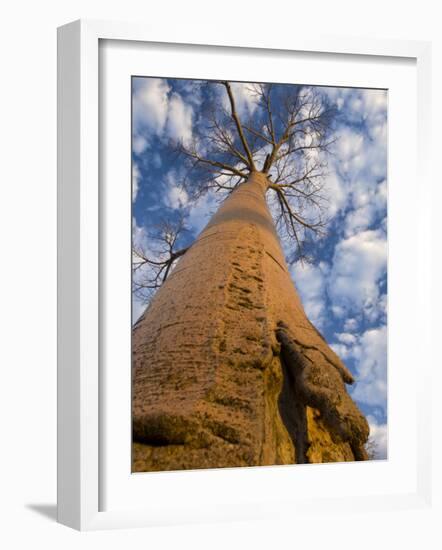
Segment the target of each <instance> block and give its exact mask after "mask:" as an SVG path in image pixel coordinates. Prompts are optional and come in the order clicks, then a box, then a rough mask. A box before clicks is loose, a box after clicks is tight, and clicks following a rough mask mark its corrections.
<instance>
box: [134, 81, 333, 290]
mask: <svg viewBox="0 0 442 550" xmlns="http://www.w3.org/2000/svg"><path fill="white" fill-rule="evenodd" d="M199 86H201V87H204V92H205V93H204V98H205V99H204V101H203V102H202V104H201V106H200V113H199V117H198V118H197V120H196V121H195V124H194V126H193V132H192V139H187V140H184V139H182V138H181V139H177V140H171V141H170V149H171V150H173V151H174V152H175V153H176V155H177V156H176V157H175V159H179V161H180V162H181V163H182V164H183V166H184V168H185V171H184V175H183V178H182V181H181V186H182V188H183V190H185V192H186V194H187V196H189V197H190V199H191V200H197V199H198V198H200V197H201V196H202V195H204V194H205V193H207V192H208V191H209V190H212V191H215V192H217V193H220V194H226V193H230V192H232V191H233V190H234V189H235V188H237V187H238V185H240V184H241V183H242V182H244V181H246V180H247V178H248V176H249V175H250V173H251V172H253V171H259V172H262V173H264V174H265V175H266V176H267V178H268V182H269V186H268V190H269V193H270V194H271V196H270V197H269V198H268V200H269V204H270V205H271V211H272V214H273V216H274V221H275V225H276V228H277V229H278V231H279V233H280V235H281V237H285V238H289V239H292V240H293V241H294V243H295V247H294V251H295V254H294V255H293V257H294V258H300V257H302V256H303V254H304V248H303V244H304V242H305V240H306V239H307V238H308V236H309V233H313V234H314V233H318V232H321V231H323V229H324V226H325V224H326V221H327V198H326V195H325V194H324V193H323V188H324V183H325V176H326V174H327V155H328V154H330V146H331V145H332V143H333V141H334V138H333V121H334V117H335V114H336V108H335V106H333V105H332V104H331V103H330V101H329V100H328V98H327V96H326V95H325V94H323V93H321V92H320V91H319V89H318V88H313V87H309V86H301V85H291V84H263V83H259V84H250V85H248V87H247V92H248V94H249V95H250V96H251V98H252V100H253V105H254V108H253V112H250V111H248V112H247V114H246V116H244V113H243V114H242V115H240V114H239V109H238V105H237V103H238V101H237V98H236V96H235V89H234V85H232V83H230V82H227V81H223V82H201V83H199ZM185 230H186V225H185V217H183V216H182V215H181V216H180V217H179V219H178V220H177V219H175V220H165V221H164V222H163V223H162V224H160V225H159V226H158V227H157V228H156V230H155V231H154V232H153V233H152V235H151V242H152V247H151V250H150V251H147V250H144V249H143V248H142V247H140V246H135V247H134V263H133V269H134V272H137V271H138V272H141V271H142V273H143V275H142V276H138V277H135V278H134V292H136V293H138V295H139V296H142V297H145V298H146V299H149V298H150V297H151V296H152V294H153V293H154V292H155V290H156V289H157V288H158V287H159V286H161V284H162V283H163V282H164V280H166V278H167V276H168V274H169V273H170V270H171V269H172V268H173V265H174V263H175V262H176V261H177V259H178V258H179V257H180V256H182V255H183V254H184V253H185V251H186V249H187V248H180V247H179V246H178V242H179V237H180V234H181V233H182V232H183V231H185Z"/></svg>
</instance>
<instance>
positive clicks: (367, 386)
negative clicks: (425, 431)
mask: <svg viewBox="0 0 442 550" xmlns="http://www.w3.org/2000/svg"><path fill="white" fill-rule="evenodd" d="M351 356H352V357H353V358H354V359H355V360H356V384H355V386H354V390H353V391H352V397H353V398H354V399H356V400H358V401H361V402H362V403H366V404H368V405H377V406H379V407H381V408H382V409H383V411H384V412H385V409H386V404H387V327H386V326H385V325H383V326H381V327H378V328H374V329H369V330H367V331H366V332H364V333H363V334H362V335H361V336H360V337H359V338H358V343H357V344H356V345H354V346H353V348H352V350H351Z"/></svg>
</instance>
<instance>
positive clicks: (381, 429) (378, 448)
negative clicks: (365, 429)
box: [367, 416, 388, 460]
mask: <svg viewBox="0 0 442 550" xmlns="http://www.w3.org/2000/svg"><path fill="white" fill-rule="evenodd" d="M367 421H368V424H369V426H370V436H369V441H372V442H373V444H374V451H375V456H374V458H375V459H378V460H382V459H386V458H387V456H388V429H387V424H379V423H378V422H377V421H376V419H375V418H374V417H373V416H368V417H367Z"/></svg>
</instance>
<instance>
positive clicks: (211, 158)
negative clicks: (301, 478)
mask: <svg viewBox="0 0 442 550" xmlns="http://www.w3.org/2000/svg"><path fill="white" fill-rule="evenodd" d="M207 86H210V87H211V89H213V88H214V87H217V88H218V90H219V92H222V93H223V94H224V101H221V102H220V101H219V98H220V97H221V98H222V96H221V95H218V96H217V98H218V101H217V102H211V103H210V102H208V103H207V104H206V105H204V106H203V109H202V116H201V117H200V120H199V123H198V125H196V126H195V129H194V136H193V140H192V141H191V142H190V143H189V142H186V143H183V142H181V143H175V144H174V146H175V148H176V149H177V151H178V152H179V153H180V155H182V159H183V162H184V163H185V165H186V167H187V170H186V174H185V176H184V177H183V182H182V185H183V187H184V188H185V189H186V192H187V194H188V195H189V196H190V197H191V198H192V199H198V198H199V197H201V195H203V194H204V193H206V192H208V191H210V190H212V191H215V192H218V193H222V194H223V198H224V200H223V202H222V204H221V206H220V207H219V209H218V210H217V212H216V213H215V214H214V215H213V216H212V218H211V219H210V221H209V223H208V224H207V226H206V227H205V229H204V230H203V231H202V232H201V233H200V235H199V236H198V237H197V239H196V240H195V242H193V243H192V244H191V245H190V246H188V247H186V248H180V247H178V246H177V243H178V242H179V234H180V231H182V230H183V229H185V221H183V220H182V219H181V220H179V222H178V226H174V225H171V224H170V223H169V224H168V225H165V226H164V227H162V228H161V229H160V231H159V232H158V233H157V238H159V239H160V240H159V241H158V242H159V243H160V245H159V248H157V254H156V255H155V257H152V255H151V252H150V251H147V250H144V249H143V248H142V247H139V246H138V247H135V250H134V268H133V269H134V271H138V272H141V271H142V273H143V276H141V277H137V278H136V279H134V291H135V292H137V293H139V295H140V294H141V295H144V296H145V297H147V298H149V300H150V301H149V305H148V307H147V308H146V311H145V313H144V314H143V315H142V316H141V318H140V319H139V320H138V321H137V322H136V323H135V325H134V327H133V338H132V341H133V362H132V365H133V411H132V412H133V441H134V445H133V469H134V470H135V471H152V470H171V469H189V468H192V469H193V468H214V467H224V466H230V467H232V466H247V465H249V466H250V465H270V464H292V463H306V462H329V461H352V460H365V459H367V454H366V451H365V448H364V445H365V443H366V441H367V438H368V433H369V428H368V424H367V421H366V419H365V418H364V416H363V415H362V413H361V412H360V411H359V409H358V407H357V406H356V404H355V403H354V402H353V400H352V399H351V397H350V395H349V394H348V393H347V390H346V384H352V383H353V382H354V380H353V376H352V374H351V373H350V372H349V371H348V370H347V368H346V367H345V365H344V364H343V363H342V361H341V360H340V359H339V357H338V356H337V355H336V354H335V352H334V351H333V350H332V349H331V348H330V347H329V346H328V344H327V342H326V341H325V340H324V338H323V337H322V335H321V334H320V333H319V332H318V330H317V329H316V328H315V327H314V326H313V324H312V323H311V322H310V320H309V319H308V318H307V316H306V314H305V312H304V309H303V306H302V303H301V300H300V298H299V295H298V293H297V290H296V287H295V285H294V284H293V281H292V279H291V277H290V272H289V269H288V265H287V262H286V258H285V255H284V253H283V249H282V246H281V239H286V240H287V239H290V240H291V242H292V243H293V245H292V249H293V250H294V252H295V253H296V255H297V257H302V256H303V254H304V246H303V245H304V243H305V241H306V239H308V237H309V235H310V234H317V233H320V232H321V231H323V229H324V227H325V224H326V221H327V220H326V217H327V197H326V194H325V193H324V184H325V182H326V177H327V162H326V161H327V154H328V152H329V148H330V145H331V143H332V135H333V133H332V127H333V117H334V109H333V107H332V106H331V105H330V104H329V103H328V101H327V99H326V97H325V96H324V95H322V94H321V93H320V92H319V91H318V90H317V89H314V88H311V87H306V86H295V85H293V86H292V85H284V86H282V85H270V84H254V85H250V89H249V93H251V94H253V98H254V101H255V102H256V105H257V106H258V107H259V108H257V109H255V111H254V113H253V114H251V115H249V116H248V117H246V118H244V117H242V118H243V119H242V118H241V117H240V114H239V113H238V109H237V104H236V99H235V92H234V87H233V86H232V84H231V83H229V82H219V83H210V84H207ZM214 103H215V105H214Z"/></svg>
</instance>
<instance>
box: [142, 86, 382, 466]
mask: <svg viewBox="0 0 442 550" xmlns="http://www.w3.org/2000/svg"><path fill="white" fill-rule="evenodd" d="M232 89H233V93H234V95H235V99H236V103H237V109H238V113H239V115H240V117H246V116H252V117H259V116H260V113H259V109H260V107H259V105H258V104H257V103H256V99H255V97H254V95H253V94H252V93H251V92H250V86H248V85H247V84H244V83H234V84H233V85H232ZM318 90H319V91H320V92H321V93H322V94H324V95H325V96H326V97H327V98H328V100H329V101H330V102H331V103H332V104H333V105H334V106H335V107H336V109H337V115H336V119H335V126H334V136H333V137H334V138H336V140H335V142H334V144H333V146H332V154H330V155H327V163H328V168H327V176H326V180H325V193H326V199H327V203H328V206H327V211H328V216H329V223H328V225H327V227H326V233H325V235H323V236H320V237H317V238H315V239H314V241H313V242H312V245H311V246H310V247H309V253H310V255H311V260H310V263H305V262H300V261H295V262H294V263H293V264H292V265H291V267H290V270H291V274H292V277H293V280H294V281H295V284H296V286H297V288H298V291H299V293H300V295H301V298H302V301H303V304H304V307H305V310H306V312H307V315H308V316H309V318H310V319H311V321H312V322H313V323H314V324H315V325H316V326H317V327H318V329H319V330H320V331H321V332H322V333H323V335H324V336H325V338H326V339H327V341H328V342H329V344H330V345H331V346H332V347H333V348H334V349H335V351H336V352H337V353H338V354H339V356H340V357H341V358H342V360H343V361H344V362H345V363H346V365H347V366H348V367H349V368H350V370H351V371H352V372H353V373H354V374H355V378H356V380H357V382H356V384H355V385H354V386H352V387H349V391H350V393H351V395H352V397H353V398H354V399H355V400H356V402H357V403H358V405H359V406H360V408H361V410H362V411H363V412H364V413H365V414H366V415H367V418H368V420H369V423H370V429H371V437H372V438H373V439H374V441H375V442H376V445H377V456H378V458H385V457H386V452H387V92H386V91H385V90H369V89H354V88H332V87H322V88H318ZM209 95H212V99H213V98H215V99H216V101H219V102H220V104H223V105H226V106H227V94H226V92H225V89H224V88H223V87H222V86H220V85H218V84H215V83H213V84H212V85H211V86H209V87H208V88H207V87H202V86H200V83H199V82H198V81H190V80H174V79H162V78H144V77H137V78H135V77H134V78H133V79H132V113H133V136H132V137H133V140H132V198H133V240H134V243H139V244H140V245H141V246H143V248H144V249H145V250H150V251H151V252H152V253H154V251H155V250H154V249H155V243H154V242H153V241H152V240H151V239H150V237H149V236H150V235H151V234H152V231H155V227H157V225H158V224H159V223H160V222H161V221H162V220H164V219H169V220H176V219H177V217H178V216H179V213H180V212H182V211H185V213H186V215H187V221H186V227H187V230H186V231H185V232H184V233H183V235H182V236H181V237H180V241H179V243H178V244H179V245H183V246H185V245H187V244H190V243H191V242H192V241H193V240H194V239H195V237H196V236H197V235H198V234H199V233H200V231H201V230H202V229H203V228H204V226H205V224H206V223H207V221H208V220H209V218H210V216H211V214H212V213H213V212H214V211H215V210H216V208H217V205H218V204H219V202H220V201H221V200H222V199H223V195H222V194H221V193H215V192H214V191H209V192H208V193H206V194H205V195H203V196H201V197H200V198H198V199H197V200H196V201H195V200H192V201H191V200H190V198H189V195H188V193H187V192H186V190H184V189H183V187H182V185H181V183H182V181H183V176H184V168H183V163H182V160H181V159H180V158H178V157H177V156H176V155H175V154H174V153H172V152H171V150H170V147H169V144H170V141H171V140H172V141H175V140H181V141H182V142H183V143H184V144H186V143H190V142H191V140H192V136H193V133H194V132H195V129H196V128H197V127H198V125H201V124H203V123H204V116H205V105H206V103H207V100H208V96H209ZM273 206H274V205H272V204H270V207H271V209H272V208H273ZM282 244H283V247H284V250H285V252H286V255H287V256H288V257H289V256H292V253H293V247H294V243H293V242H288V241H287V240H284V241H283V243H282ZM144 307H145V306H144V304H143V302H142V301H140V300H139V299H138V298H136V297H134V301H133V313H134V320H136V319H137V318H138V317H139V315H140V314H141V313H142V311H143V309H144Z"/></svg>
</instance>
